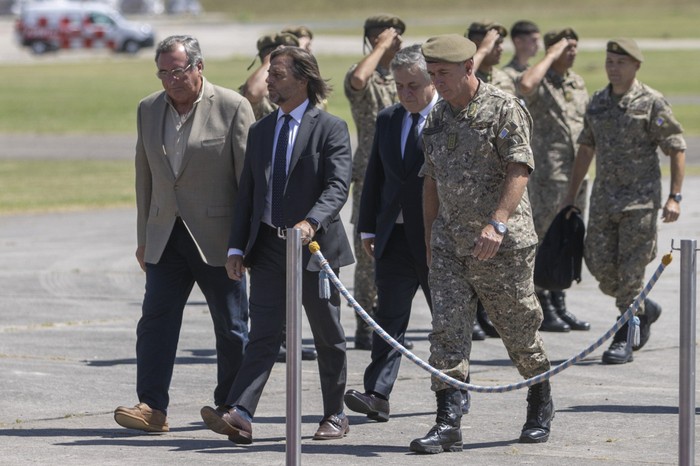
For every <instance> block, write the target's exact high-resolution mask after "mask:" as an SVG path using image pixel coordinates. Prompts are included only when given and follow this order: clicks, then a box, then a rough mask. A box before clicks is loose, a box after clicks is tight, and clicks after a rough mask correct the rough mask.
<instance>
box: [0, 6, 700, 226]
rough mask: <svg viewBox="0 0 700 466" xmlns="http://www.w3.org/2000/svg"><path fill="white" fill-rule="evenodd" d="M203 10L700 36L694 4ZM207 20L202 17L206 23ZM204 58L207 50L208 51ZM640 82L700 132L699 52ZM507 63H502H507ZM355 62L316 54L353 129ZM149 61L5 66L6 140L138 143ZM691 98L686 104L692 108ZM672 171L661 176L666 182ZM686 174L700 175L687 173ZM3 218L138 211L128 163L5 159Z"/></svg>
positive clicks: (592, 84) (592, 78)
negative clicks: (52, 137) (68, 136)
mask: <svg viewBox="0 0 700 466" xmlns="http://www.w3.org/2000/svg"><path fill="white" fill-rule="evenodd" d="M201 1H202V4H203V6H204V8H205V10H206V11H208V12H222V13H223V14H224V15H227V16H228V17H229V18H231V19H233V20H236V21H242V22H253V21H256V22H257V21H264V22H269V23H277V24H280V25H281V24H287V25H291V24H308V25H309V26H311V27H312V29H313V30H314V32H315V33H317V34H332V35H338V34H349V35H357V36H358V41H359V36H360V35H361V28H362V23H363V21H364V19H365V18H366V17H367V16H370V15H373V14H377V13H378V12H391V13H393V14H396V15H399V16H400V17H402V18H403V19H404V20H405V21H406V23H407V26H408V29H407V35H408V36H414V37H415V36H430V35H435V34H441V33H446V32H458V33H462V32H463V31H464V30H465V29H466V27H467V26H468V25H469V23H471V22H472V21H477V20H484V19H490V20H497V21H499V22H500V23H502V24H504V25H506V26H507V27H509V26H510V25H511V24H512V23H513V22H514V21H516V20H519V19H523V18H528V19H531V20H533V21H535V22H537V23H538V24H539V26H540V28H541V30H542V31H547V30H549V29H552V28H557V27H562V26H571V27H573V28H575V29H576V30H577V32H578V33H579V35H580V36H581V38H582V39H583V38H609V37H616V36H629V37H636V38H700V28H698V27H697V25H698V20H699V19H700V2H697V1H696V0H666V1H664V2H658V1H657V0H582V1H579V2H562V1H561V0H529V1H525V2H524V1H522V0H499V1H498V2H491V3H484V2H481V1H478V2H477V1H475V0H461V1H460V0H431V1H425V0H403V1H402V2H400V3H399V2H390V1H388V0H354V1H352V2H336V1H331V0H299V1H297V2H292V3H287V4H285V7H284V8H279V2H278V1H277V0H256V1H252V0H237V1H235V2H231V1H229V0H201ZM204 20H206V19H204ZM205 53H206V51H205ZM645 56H646V61H645V63H644V65H643V66H642V69H641V71H640V73H639V74H638V77H639V79H640V80H642V81H643V82H645V83H647V84H649V85H651V86H652V87H654V88H656V89H658V90H660V91H662V92H663V93H664V94H665V95H667V96H668V97H670V98H671V99H672V100H673V102H674V105H673V108H674V113H675V114H676V116H677V117H678V119H679V121H680V122H681V123H682V124H683V126H684V128H685V130H686V132H687V133H688V134H692V135H698V134H700V112H699V111H698V104H697V103H698V98H699V97H698V96H700V92H699V91H698V87H697V76H700V61H699V60H698V59H697V58H698V53H697V51H673V52H667V51H664V52H658V51H645ZM603 57H604V55H603V52H602V50H601V51H599V52H581V53H580V54H579V57H578V59H577V63H576V66H575V70H576V71H577V72H578V73H579V74H581V75H582V76H583V77H584V79H585V80H586V82H587V85H588V90H589V92H593V91H594V90H597V89H599V88H601V87H602V86H604V85H605V83H606V79H605V72H604V69H603ZM509 58H510V57H507V56H506V57H504V60H503V61H504V62H505V61H507V60H508V59H509ZM359 59H360V57H359V56H355V57H353V56H319V57H318V60H319V63H320V67H321V72H322V74H323V76H324V77H326V78H329V79H330V83H331V85H333V87H334V89H335V92H334V93H333V94H332V95H331V97H330V99H329V107H328V110H329V111H330V112H331V113H333V114H336V115H338V116H340V117H341V118H343V119H345V121H347V122H348V124H349V126H350V129H351V131H354V124H353V122H352V118H351V116H350V110H349V107H348V103H347V100H346V99H345V96H344V95H343V77H344V75H345V72H346V71H347V69H348V68H349V66H350V65H351V64H352V63H354V62H356V61H358V60H359ZM249 63H250V58H249V57H240V58H232V59H229V60H207V62H206V68H205V75H206V76H207V78H208V79H209V80H210V81H212V82H214V83H216V84H220V85H222V86H226V87H230V88H233V89H236V88H237V87H238V86H239V85H240V84H241V83H242V82H243V81H244V80H245V78H246V76H247V75H248V73H249V72H248V71H247V70H246V68H247V66H248V65H249ZM153 72H154V65H153V60H152V58H151V57H150V55H149V54H144V55H143V56H141V57H140V58H136V59H134V58H129V57H118V58H115V57H109V58H107V57H102V58H99V59H96V60H93V61H90V62H79V63H52V64H48V63H46V64H41V63H40V64H36V63H35V64H32V65H17V64H13V65H0V75H2V76H3V78H4V80H3V86H2V87H0V102H2V103H3V105H2V106H0V132H6V133H24V134H27V135H28V137H30V135H32V134H36V133H59V134H63V133H76V134H105V133H110V134H135V116H136V106H137V104H138V101H139V100H140V99H141V98H143V97H144V96H146V95H148V94H150V93H151V92H154V91H157V90H159V89H160V83H159V82H158V80H157V79H156V78H155V77H154V76H153ZM684 99H686V100H685V101H684ZM667 165H668V164H667V163H666V162H665V161H664V162H663V163H662V167H663V170H664V173H665V176H668V173H667V172H668V166H667ZM686 173H687V175H688V176H697V175H700V168H699V167H687V169H686ZM0 186H2V190H0V214H10V213H18V212H27V211H50V210H68V209H84V208H99V207H112V206H133V205H134V193H133V191H134V190H133V163H132V161H131V160H119V161H97V160H62V161H54V160H50V161H17V160H0Z"/></svg>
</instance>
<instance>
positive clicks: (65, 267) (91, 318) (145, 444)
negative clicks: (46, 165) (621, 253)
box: [0, 178, 700, 465]
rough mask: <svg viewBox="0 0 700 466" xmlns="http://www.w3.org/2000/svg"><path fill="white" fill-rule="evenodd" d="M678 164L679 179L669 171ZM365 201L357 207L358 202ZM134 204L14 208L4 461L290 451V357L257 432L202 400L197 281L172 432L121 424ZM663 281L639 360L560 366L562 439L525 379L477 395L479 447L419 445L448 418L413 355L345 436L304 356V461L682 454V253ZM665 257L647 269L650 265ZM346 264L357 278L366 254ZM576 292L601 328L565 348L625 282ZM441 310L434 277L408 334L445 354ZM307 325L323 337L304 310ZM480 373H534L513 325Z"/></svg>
mask: <svg viewBox="0 0 700 466" xmlns="http://www.w3.org/2000/svg"><path fill="white" fill-rule="evenodd" d="M667 184H668V180H664V186H667ZM683 192H684V196H685V198H684V201H683V212H682V216H681V220H680V221H679V222H678V223H675V224H670V225H668V224H660V235H659V251H660V253H666V252H669V250H670V249H671V245H672V242H673V244H674V246H675V247H676V248H678V247H680V241H681V240H683V239H689V240H693V239H697V238H698V237H699V236H700V205H699V204H698V203H697V199H700V183H698V179H697V178H690V179H687V180H686V183H685V185H684V189H683ZM348 211H349V209H348V207H347V206H346V208H345V209H344V210H343V215H344V216H345V217H346V218H347V216H348V213H349V212H348ZM134 249H135V212H134V211H133V210H132V209H119V210H95V211H85V212H68V213H54V214H42V215H14V216H3V217H0V283H1V285H0V393H2V397H0V463H1V464H8V465H15V464H22V465H23V464H60V465H64V464H66V465H68V464H70V465H74V464H79V465H83V464H84V465H88V464H89V465H123V464H137V463H138V464H172V465H180V464H183V465H184V464H187V465H189V464H217V463H224V462H235V463H236V464H240V465H248V464H250V465H277V464H284V462H285V444H286V442H285V387H286V385H285V366H284V364H277V365H276V366H275V368H274V370H273V372H272V375H271V378H270V380H269V382H268V384H267V387H266V390H265V392H264V394H263V397H262V400H261V403H260V408H259V411H258V413H257V416H256V418H255V420H254V432H253V436H254V440H255V441H254V443H253V444H252V445H250V446H236V445H234V444H233V443H231V442H229V441H228V440H227V439H226V438H225V437H223V436H220V435H218V434H215V433H213V432H211V431H210V430H208V429H207V428H206V427H205V426H204V424H203V423H202V421H201V418H200V416H199V410H200V408H201V407H202V406H204V405H211V404H212V390H213V387H214V380H215V369H216V366H215V359H214V351H213V347H214V342H213V335H212V325H211V322H210V318H209V316H208V311H207V308H206V306H205V305H204V300H203V298H202V296H201V294H200V293H199V291H198V290H197V291H196V292H195V293H194V294H193V296H192V297H191V299H190V303H189V305H188V307H187V310H186V312H185V319H184V324H183V328H182V334H181V338H180V345H179V350H178V354H177V365H176V368H175V374H174V378H173V382H172V388H171V392H170V394H171V405H170V408H169V423H170V427H171V432H170V433H167V434H163V435H157V434H144V433H140V432H137V431H129V430H126V429H123V428H121V427H119V426H118V425H117V424H116V423H115V422H114V420H113V415H112V412H113V410H114V408H115V407H116V406H118V405H133V404H135V403H136V395H135V376H136V367H135V355H134V351H135V341H136V335H135V328H136V323H137V320H138V318H139V315H140V304H141V299H142V296H143V287H144V275H143V274H142V272H141V271H140V269H139V268H138V266H137V263H136V260H135V259H134V256H133V253H134ZM673 257H674V260H673V262H672V263H671V265H670V266H669V267H668V268H667V270H666V272H665V273H664V274H663V275H662V277H661V279H660V280H659V281H658V283H657V285H656V287H655V288H654V289H653V290H652V292H651V295H650V297H652V298H653V299H654V300H656V301H658V302H659V303H660V304H661V305H662V306H663V309H664V311H663V314H662V316H661V318H660V319H659V321H658V322H657V323H656V324H654V326H653V327H652V336H651V340H650V341H649V343H648V344H647V346H646V347H645V348H644V349H643V350H642V351H640V352H637V353H636V354H635V360H634V362H633V363H630V364H625V365H622V366H607V365H602V364H601V362H600V356H601V354H602V351H603V350H604V349H605V348H607V343H606V344H605V345H603V347H602V348H599V349H598V350H596V351H595V352H593V353H592V354H591V355H590V356H588V357H586V358H585V359H584V360H583V361H582V362H580V363H579V364H577V365H575V366H573V367H571V368H569V369H567V370H566V371H564V372H563V373H561V374H559V375H557V376H556V377H555V378H554V379H553V381H552V384H553V394H554V400H555V406H556V418H555V420H554V423H553V427H552V435H551V439H550V441H549V442H548V443H546V444H540V445H523V444H520V443H518V441H517V439H518V435H519V433H520V429H521V427H522V424H523V422H524V419H525V408H526V402H525V396H526V392H525V391H524V390H520V391H516V392H509V393H504V394H481V393H474V394H473V402H472V411H471V412H470V414H469V415H467V416H465V417H464V418H463V421H462V432H463V436H464V451H462V452H458V453H444V454H440V455H436V456H422V455H416V454H413V453H411V452H410V451H409V449H408V445H409V443H410V441H411V440H412V439H414V438H417V437H421V436H423V435H424V434H425V433H426V432H427V431H428V429H429V428H430V427H431V426H432V424H433V420H434V416H435V415H434V411H435V400H434V395H433V393H432V392H431V391H430V388H429V387H430V382H429V377H428V375H427V374H426V373H425V372H423V371H422V370H421V369H419V368H418V367H416V366H415V365H413V364H412V363H410V362H408V361H404V363H403V365H402V368H401V372H400V373H399V379H398V381H397V384H396V387H395V390H394V392H393V394H392V396H391V419H390V421H389V422H388V423H382V424H380V423H375V422H373V421H368V420H366V419H365V418H364V416H362V415H357V414H354V413H349V415H350V422H351V430H350V433H349V435H348V436H347V437H346V438H345V439H343V440H340V441H332V442H319V441H314V440H312V439H311V437H312V435H313V433H314V432H315V430H316V428H317V422H318V421H319V420H320V416H321V397H320V393H319V382H318V372H317V366H316V363H315V362H313V361H310V362H307V361H304V362H303V363H302V394H301V396H302V430H301V432H302V446H301V452H302V464H310V465H316V464H318V465H321V464H333V463H336V464H346V465H365V464H382V465H394V464H396V465H411V464H421V465H430V464H435V465H438V464H439V465H445V464H464V463H469V464H474V465H520V464H537V465H561V464H567V465H607V464H610V465H640V464H676V463H677V461H678V432H679V424H678V423H679V415H678V391H679V386H678V384H679V382H678V380H679V373H678V371H679V336H678V334H679V305H680V301H679V283H680V282H679V280H680V253H679V252H677V251H676V252H675V253H674V255H673ZM657 265H658V260H657V261H654V262H653V263H652V264H650V265H649V267H648V268H647V277H648V276H649V275H650V274H651V273H652V272H653V270H654V269H655V268H656V266H657ZM340 278H341V280H343V281H344V282H345V283H346V286H348V287H349V288H350V290H351V291H352V267H347V268H344V269H342V271H341V274H340ZM568 302H569V307H570V309H571V310H572V311H573V312H574V313H575V314H577V315H578V316H579V317H581V318H583V319H586V320H589V321H590V322H591V323H592V329H591V331H589V332H571V333H568V334H553V333H545V334H543V338H544V340H545V344H546V347H547V351H548V353H549V356H550V358H551V359H552V361H553V362H554V363H559V362H562V361H564V360H566V359H568V358H569V357H570V356H572V355H574V354H577V353H578V352H579V351H581V350H582V349H584V348H585V347H587V346H588V345H589V344H591V343H593V342H594V341H595V340H597V339H598V337H599V336H601V335H602V334H603V333H605V331H606V330H607V329H608V328H609V327H610V326H611V325H612V324H613V322H614V319H615V318H616V315H617V312H616V310H615V308H614V305H613V300H612V298H609V297H606V296H604V295H602V293H600V292H599V291H598V289H597V287H596V284H595V281H594V280H593V279H592V278H591V277H590V275H588V274H587V272H586V273H585V275H584V278H583V281H582V282H581V283H580V284H575V285H574V286H573V287H572V289H571V290H570V291H569V294H568ZM343 324H344V325H345V328H346V332H347V335H348V339H349V348H350V349H349V351H348V388H357V389H360V390H361V389H362V374H363V371H364V368H365V366H366V364H367V363H368V361H369V353H368V352H366V351H358V350H354V349H352V348H353V343H352V335H353V332H354V326H355V320H354V316H353V313H352V310H351V309H350V308H349V307H345V312H344V314H343ZM429 329H430V317H429V312H428V308H427V305H426V304H425V301H424V299H423V297H422V296H421V295H420V294H419V296H417V297H416V300H415V303H414V311H413V316H412V319H411V324H410V327H409V333H408V336H409V338H410V339H411V340H413V342H414V343H415V349H414V351H415V353H416V354H417V355H418V356H419V357H421V358H422V359H424V360H427V358H428V355H429V344H428V341H427V335H428V331H429ZM303 334H304V335H303V337H304V342H305V343H306V344H309V343H310V342H311V336H310V330H309V327H308V324H307V322H306V320H304V323H303ZM472 370H473V372H472V374H473V375H472V377H473V380H472V381H473V383H475V384H479V385H501V384H507V383H511V382H515V381H518V380H520V378H519V376H518V374H517V372H516V371H515V369H514V368H513V367H512V364H511V363H510V361H509V359H508V357H507V354H506V352H505V350H504V348H503V345H502V343H501V341H500V340H498V339H488V340H486V341H483V342H475V343H474V347H473V366H472Z"/></svg>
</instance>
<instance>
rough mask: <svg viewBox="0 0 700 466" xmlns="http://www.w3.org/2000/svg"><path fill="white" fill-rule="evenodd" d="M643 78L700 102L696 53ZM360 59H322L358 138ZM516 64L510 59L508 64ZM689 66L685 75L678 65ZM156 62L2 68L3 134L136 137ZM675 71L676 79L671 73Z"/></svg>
mask: <svg viewBox="0 0 700 466" xmlns="http://www.w3.org/2000/svg"><path fill="white" fill-rule="evenodd" d="M645 56H646V61H645V63H644V64H643V66H642V69H641V70H640V72H639V74H638V77H639V78H640V79H641V80H642V81H643V82H645V83H647V84H649V85H650V86H652V87H654V88H656V89H658V90H660V91H662V92H663V93H664V94H665V95H667V96H672V97H673V98H674V101H676V102H682V100H683V97H684V96H687V97H689V98H690V97H694V98H695V100H694V101H695V102H697V97H698V94H699V91H698V88H697V80H696V77H697V76H700V61H698V60H697V52H694V51H673V52H668V51H664V52H661V51H650V52H646V53H645ZM360 58H361V57H359V56H325V55H322V56H319V57H318V60H319V65H320V67H321V72H322V74H323V76H324V77H326V78H328V79H330V83H331V84H332V85H333V87H334V92H333V94H332V95H331V97H330V99H329V108H328V110H329V111H330V112H331V113H333V114H336V115H338V116H340V117H341V118H343V119H345V120H346V121H347V122H348V124H349V125H350V127H351V130H354V126H353V123H352V118H351V117H350V110H349V107H348V102H347V99H346V98H345V96H344V95H343V77H344V76H345V73H346V72H347V70H348V68H349V67H350V65H351V64H352V63H354V62H356V61H358V60H359V59H360ZM507 59H509V57H504V59H503V61H504V62H505V61H506V60H507ZM603 59H604V55H603V52H602V51H601V52H580V53H579V56H578V58H577V63H576V65H575V68H574V69H575V70H576V71H577V72H578V73H579V74H581V75H582V76H583V77H584V79H585V80H586V83H587V85H588V90H589V92H593V91H594V90H596V89H599V88H601V87H603V86H604V85H605V83H606V78H605V71H604V69H603ZM249 63H250V61H249V58H247V57H246V58H232V59H228V60H208V61H207V62H206V66H205V75H206V76H207V78H208V79H209V80H210V81H212V82H214V83H217V84H220V85H222V86H226V87H230V88H233V89H237V88H238V86H239V85H240V84H241V83H242V82H243V81H244V80H245V78H246V76H247V74H248V71H247V70H246V68H247V66H248V64H249ZM679 63H682V64H683V67H682V70H681V69H679V66H678V64H679ZM153 70H154V65H153V61H152V60H148V59H145V58H144V59H139V60H124V59H117V60H114V59H106V58H105V59H102V60H101V61H98V62H90V63H86V62H82V63H53V64H38V65H11V66H9V65H7V66H0V75H2V76H3V77H4V80H5V84H4V86H2V87H0V102H3V105H2V106H0V132H15V133H113V134H114V133H134V131H135V117H136V106H137V104H138V101H139V100H140V99H141V98H142V97H144V96H146V95H148V94H150V93H151V92H154V91H157V90H159V89H160V83H159V82H158V80H157V79H156V78H155V76H153ZM669 70H676V72H672V73H671V72H669ZM674 108H676V109H677V112H678V117H679V119H680V121H681V123H682V124H683V126H684V128H685V130H686V132H687V133H688V134H700V115H699V114H700V112H698V111H697V109H698V106H697V105H692V104H685V105H674Z"/></svg>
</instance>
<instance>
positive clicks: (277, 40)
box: [258, 32, 299, 58]
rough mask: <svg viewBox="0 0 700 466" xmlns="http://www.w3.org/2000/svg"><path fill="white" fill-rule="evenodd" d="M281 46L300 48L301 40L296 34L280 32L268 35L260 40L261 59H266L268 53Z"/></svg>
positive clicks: (259, 51)
mask: <svg viewBox="0 0 700 466" xmlns="http://www.w3.org/2000/svg"><path fill="white" fill-rule="evenodd" d="M280 45H289V46H293V47H298V46H299V39H297V38H296V36H295V35H294V34H290V33H288V32H280V33H278V34H268V35H266V36H262V37H261V38H260V39H258V53H259V55H260V58H262V57H264V56H265V55H266V54H267V52H272V50H274V49H275V48H277V47H279V46H280Z"/></svg>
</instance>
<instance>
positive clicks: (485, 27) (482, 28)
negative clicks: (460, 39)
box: [464, 22, 508, 37]
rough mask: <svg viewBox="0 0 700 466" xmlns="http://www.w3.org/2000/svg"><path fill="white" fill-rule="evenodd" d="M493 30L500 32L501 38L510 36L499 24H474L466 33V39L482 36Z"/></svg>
mask: <svg viewBox="0 0 700 466" xmlns="http://www.w3.org/2000/svg"><path fill="white" fill-rule="evenodd" d="M491 29H495V30H496V31H498V35H500V36H501V37H506V36H507V35H508V30H507V29H506V28H505V27H503V26H502V25H500V24H498V23H493V22H491V23H489V22H483V23H479V22H473V23H471V24H470V25H469V29H467V32H465V33H464V37H472V36H482V35H484V34H486V33H487V32H489V31H490V30H491Z"/></svg>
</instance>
